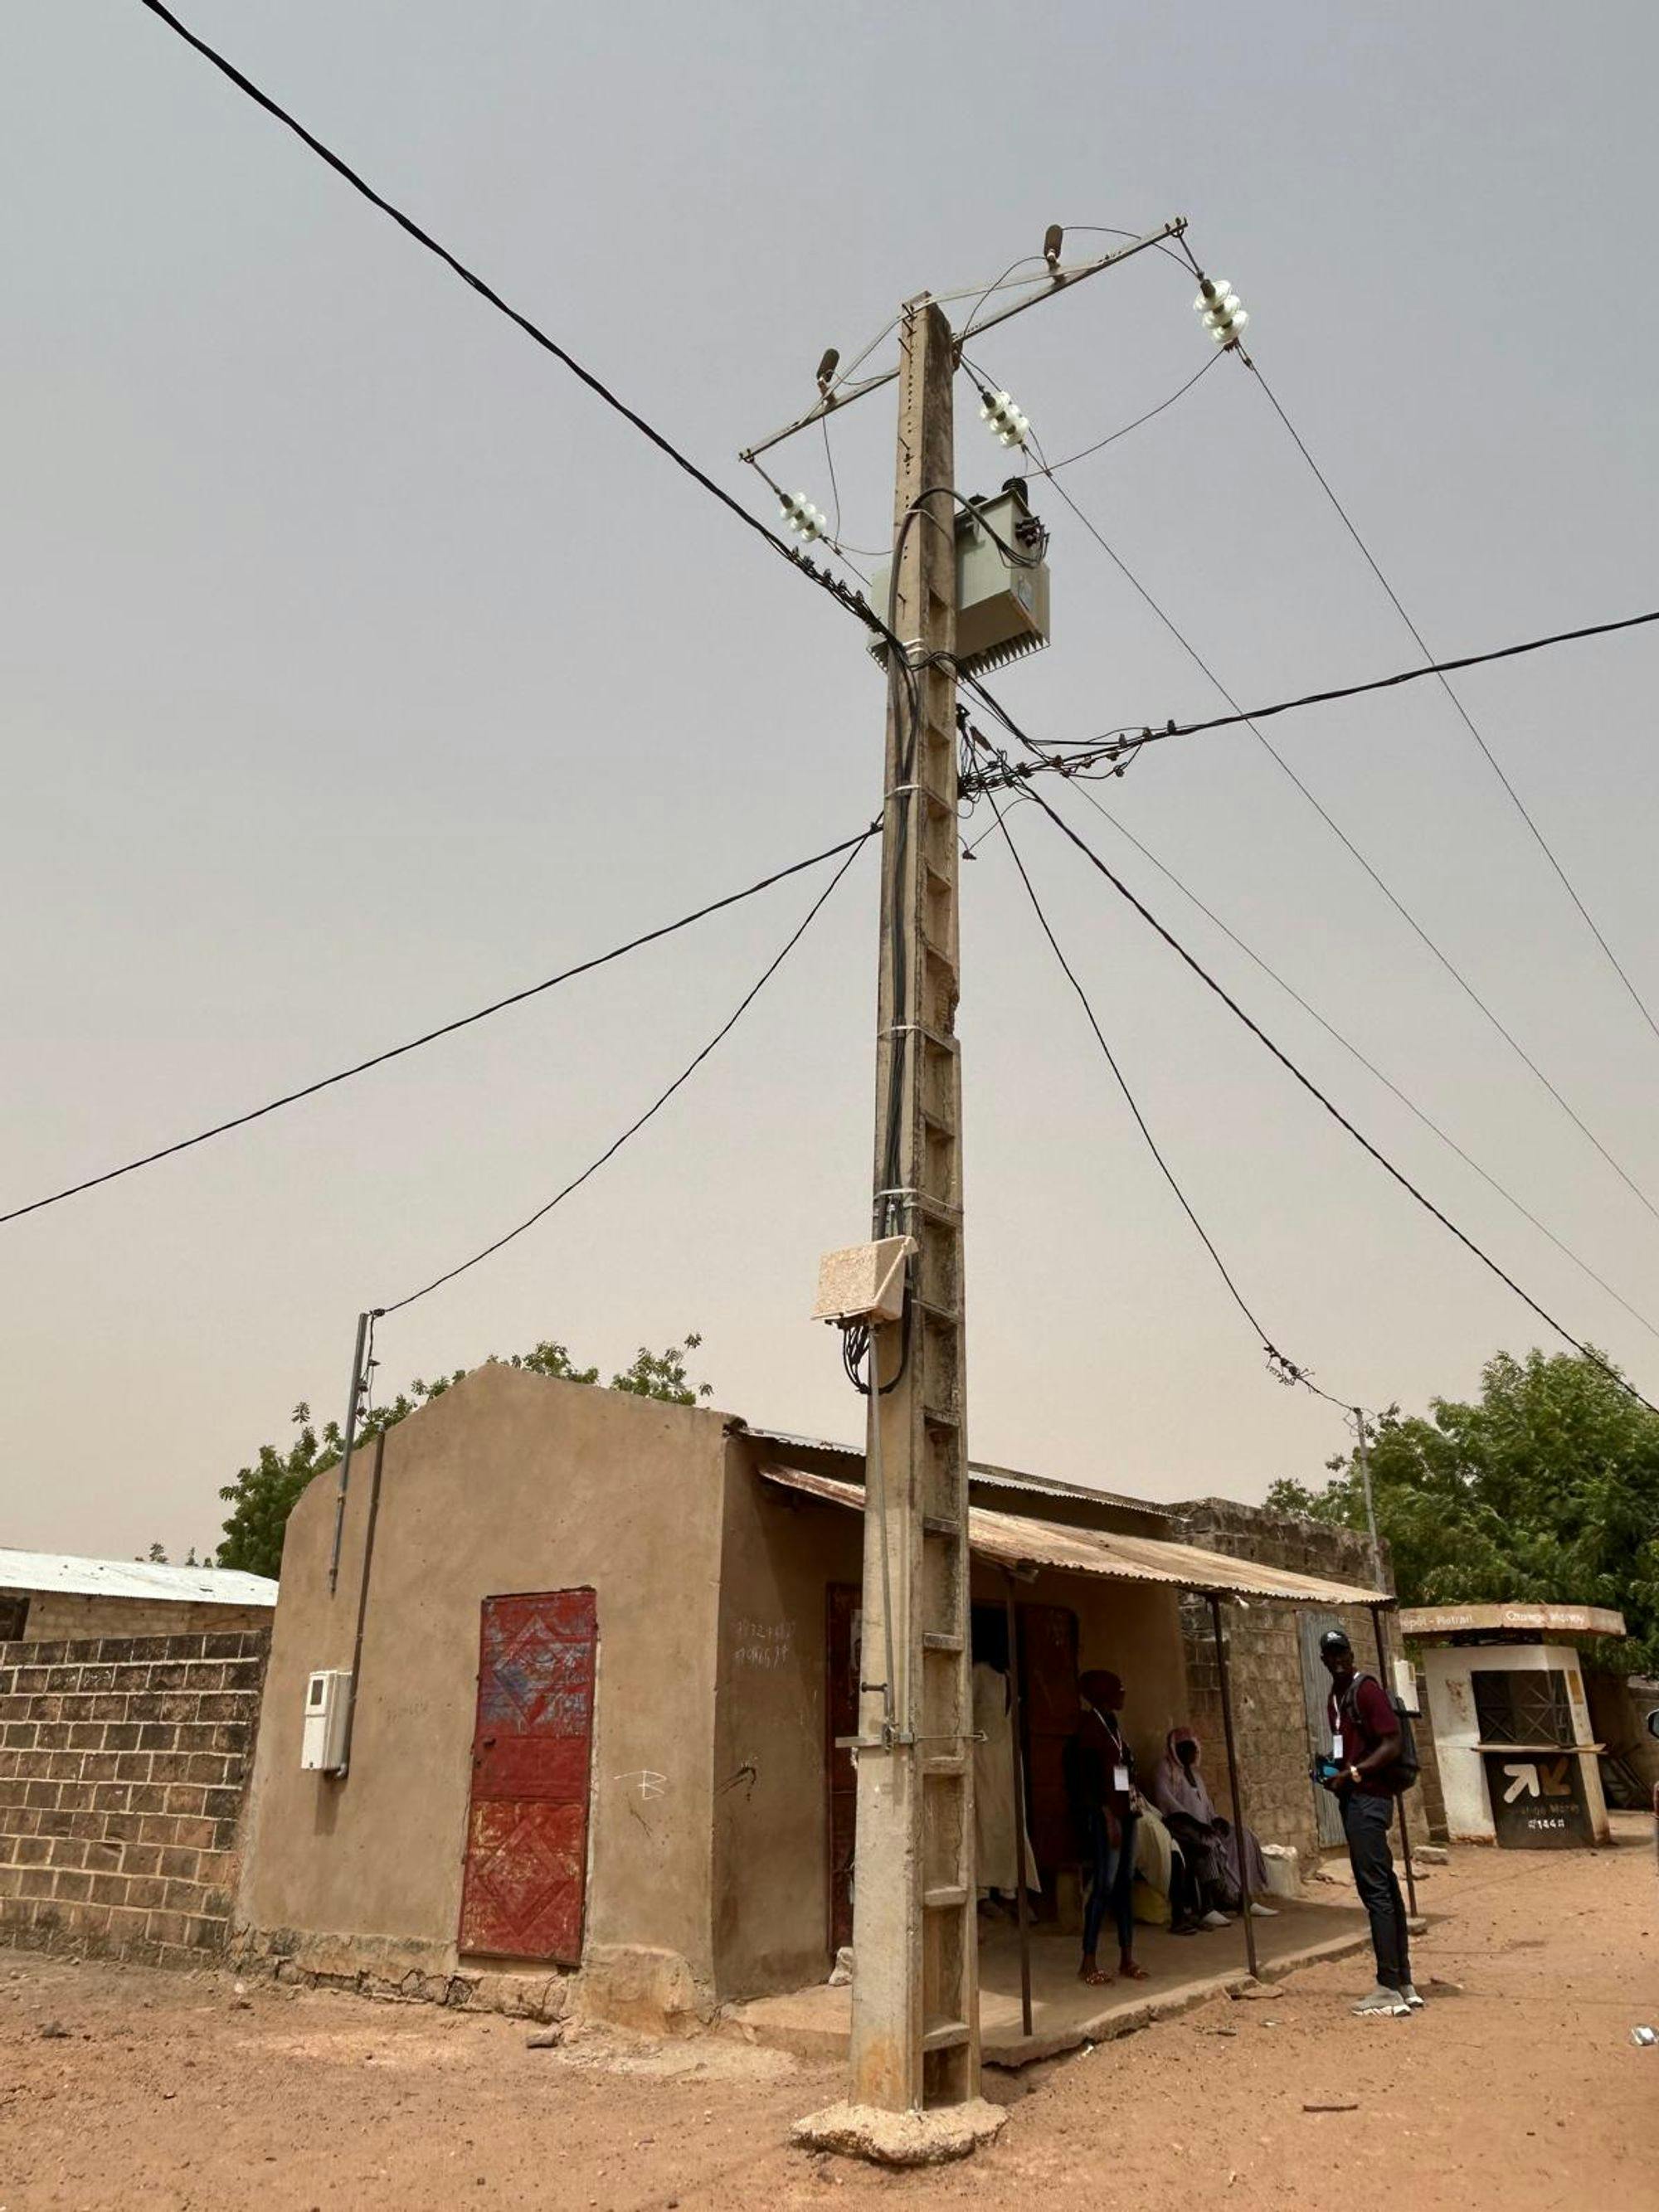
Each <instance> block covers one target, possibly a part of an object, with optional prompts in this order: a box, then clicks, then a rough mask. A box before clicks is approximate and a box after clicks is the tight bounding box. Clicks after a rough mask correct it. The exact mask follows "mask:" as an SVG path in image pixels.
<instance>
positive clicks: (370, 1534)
mask: <svg viewBox="0 0 1659 2212" xmlns="http://www.w3.org/2000/svg"><path fill="white" fill-rule="evenodd" d="M385 1464H386V1431H385V1430H384V1429H381V1430H380V1431H377V1432H376V1435H375V1438H374V1471H373V1473H372V1474H370V1477H369V1483H368V1519H367V1520H366V1521H365V1522H364V1523H363V1564H362V1571H361V1572H360V1573H359V1575H358V1577H357V1633H356V1636H355V1637H354V1638H352V1642H351V1695H350V1697H349V1699H348V1700H347V1702H346V1717H345V1741H344V1742H343V1744H342V1745H341V1746H340V1764H339V1766H338V1768H337V1770H336V1773H335V1779H336V1780H337V1781H339V1782H343V1781H344V1780H345V1778H346V1776H347V1775H348V1774H349V1772H350V1771H351V1739H352V1735H353V1734H354V1732H355V1731H356V1726H357V1691H358V1687H359V1686H360V1685H361V1683H362V1679H363V1632H364V1630H365V1629H366V1628H367V1627H368V1576H369V1570H370V1569H371V1568H372V1567H373V1565H374V1531H375V1529H376V1528H377V1527H378V1526H379V1523H380V1470H381V1468H383V1467H384V1466H385Z"/></svg>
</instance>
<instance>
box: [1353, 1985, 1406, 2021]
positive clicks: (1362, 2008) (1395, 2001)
mask: <svg viewBox="0 0 1659 2212" xmlns="http://www.w3.org/2000/svg"><path fill="white" fill-rule="evenodd" d="M1353 2009H1354V2014H1355V2016H1356V2017H1357V2018H1358V2019H1360V2020H1370V2019H1373V2018H1376V2019H1388V2020H1409V2019H1410V2018H1411V2010H1412V2008H1411V2007H1410V2006H1409V2005H1408V2004H1407V2002H1406V2000H1405V1998H1404V1996H1402V1995H1401V1992H1400V1991H1399V1990H1385V1989H1384V1988H1383V1984H1382V1983H1381V1982H1379V1983H1378V1984H1377V1985H1376V1988H1375V1989H1374V1990H1371V1991H1370V1995H1369V1996H1363V1997H1361V1998H1360V2000H1359V2002H1358V2004H1357V2005H1356V2006H1355V2007H1354V2008H1353Z"/></svg>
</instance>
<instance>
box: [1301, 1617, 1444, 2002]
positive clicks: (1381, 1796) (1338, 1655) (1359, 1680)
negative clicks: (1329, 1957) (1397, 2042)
mask: <svg viewBox="0 0 1659 2212" xmlns="http://www.w3.org/2000/svg"><path fill="white" fill-rule="evenodd" d="M1319 1656H1320V1657H1321V1658H1322V1660H1323V1661H1324V1662H1325V1666H1326V1668H1327V1670H1328V1673H1329V1674H1330V1678H1331V1694H1330V1697H1329V1699H1328V1701H1327V1705H1326V1714H1327V1717H1328V1721H1329V1723H1330V1730H1331V1760H1332V1763H1333V1765H1334V1768H1335V1771H1334V1773H1333V1774H1331V1775H1330V1776H1328V1778H1327V1779H1326V1783H1325V1787H1326V1788H1327V1789H1328V1790H1329V1791H1330V1792H1331V1794H1332V1796H1334V1798H1335V1799H1336V1801H1337V1803H1338V1804H1339V1805H1340V1808H1341V1810H1342V1832H1343V1834H1344V1835H1345V1836H1346V1838H1347V1843H1348V1858H1349V1862H1350V1863H1351V1864H1352V1868H1353V1880H1354V1887H1355V1888H1356V1889H1357V1890H1358V1893H1359V1901H1360V1903H1361V1904H1362V1905H1364V1908H1365V1910H1366V1911H1367V1912H1368V1913H1369V1914H1370V1923H1371V1948H1372V1949H1373V1950H1374V1951H1375V1952H1376V1988H1375V1989H1374V1990H1372V1991H1371V1992H1370V1996H1366V1997H1364V1998H1362V1999H1361V2001H1360V2002H1359V2003H1358V2004H1357V2005H1356V2006H1355V2007H1354V2010H1355V2012H1356V2013H1358V2014H1359V2015H1361V2016H1362V2017H1367V2016H1370V2015H1373V2014H1376V2015H1390V2016H1392V2017H1394V2018H1395V2019H1401V2020H1403V2019H1404V2018H1405V2017H1406V2016H1407V2015H1408V2014H1410V2013H1413V2012H1415V2011H1417V2010H1418V2009H1419V2008H1420V2007H1421V2005H1422V2002H1423V2000H1422V1998H1421V1997H1419V1996H1418V1994H1417V1991H1416V1990H1414V1989H1413V1987H1412V1965H1411V1951H1410V1947H1409V1942H1408V1932H1407V1925H1406V1900H1405V1899H1404V1898H1403V1897H1401V1894H1400V1883H1399V1881H1398V1879H1397V1878H1396V1876H1395V1870H1394V1855H1393V1853H1392V1852H1391V1851H1390V1850H1389V1827H1390V1826H1391V1825H1392V1822H1393V1820H1394V1805H1395V1791H1394V1789H1393V1788H1392V1786H1391V1770H1392V1768H1393V1767H1394V1765H1395V1762H1396V1760H1397V1759H1399V1757H1400V1754H1401V1735H1400V1721H1399V1717H1398V1716H1397V1715H1396V1713H1395V1710H1394V1707H1393V1706H1392V1705H1390V1704H1389V1698H1388V1693H1387V1692H1385V1691H1384V1689H1383V1686H1382V1684H1381V1683H1380V1682H1379V1681H1378V1680H1376V1677H1375V1676H1374V1675H1371V1674H1359V1673H1358V1672H1357V1670H1356V1668H1355V1667H1354V1659H1353V1646H1352V1644H1350V1643H1349V1641H1348V1639H1347V1638H1346V1635H1345V1634H1344V1633H1343V1632H1342V1631H1341V1630H1340V1628H1331V1629H1327V1631H1326V1632H1325V1633H1324V1635H1323V1636H1322V1637H1321V1638H1320V1639H1319Z"/></svg>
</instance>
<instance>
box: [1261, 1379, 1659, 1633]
mask: <svg viewBox="0 0 1659 2212" xmlns="http://www.w3.org/2000/svg"><path fill="white" fill-rule="evenodd" d="M1480 1383H1481V1388H1480V1397H1479V1398H1478V1399H1477V1400H1476V1401H1474V1402H1473V1403H1465V1402H1463V1401H1460V1400H1456V1399H1449V1398H1435V1399H1431V1401H1430V1408H1431V1413H1432V1417H1433V1418H1432V1419H1428V1420H1425V1419H1421V1418H1419V1417H1417V1416H1412V1417H1409V1418H1407V1417H1402V1416H1401V1413H1400V1412H1399V1410H1398V1409H1397V1408H1394V1407H1391V1408H1390V1409H1389V1412H1388V1413H1385V1414H1384V1415H1383V1418H1382V1419H1381V1420H1380V1421H1378V1422H1377V1423H1376V1425H1374V1426H1369V1425H1368V1427H1367V1431H1366V1435H1367V1438H1368V1441H1369V1444H1370V1468H1371V1488H1372V1492H1373V1495H1374V1497H1375V1499H1376V1522H1377V1528H1378V1532H1379V1533H1380V1534H1382V1535H1383V1537H1384V1538H1385V1539H1386V1540H1387V1541H1388V1543H1389V1547H1390V1549H1391V1551H1392V1553H1393V1556H1394V1566H1395V1583H1396V1585H1397V1587H1398V1589H1399V1592H1400V1596H1401V1601H1402V1602H1403V1603H1404V1604H1407V1605H1453V1604H1458V1603H1478V1602H1480V1601H1488V1602H1490V1601H1494V1600H1498V1599H1504V1598H1519V1599H1532V1600H1534V1601H1541V1600H1547V1599H1554V1600H1559V1601H1564V1602H1569V1603H1577V1604H1583V1605H1603V1606H1611V1607H1614V1608H1615V1609H1616V1610H1618V1611H1619V1612H1621V1613H1623V1614H1624V1616H1625V1621H1626V1627H1627V1628H1628V1629H1629V1631H1630V1634H1629V1638H1628V1640H1627V1641H1626V1643H1624V1644H1609V1645H1608V1646H1607V1647H1606V1648H1605V1650H1603V1651H1602V1652H1601V1653H1600V1654H1599V1655H1598V1656H1600V1658H1601V1662H1602V1663H1604V1664H1607V1665H1610V1666H1613V1667H1616V1668H1620V1669H1625V1668H1636V1669H1646V1668H1652V1667H1654V1666H1655V1665H1656V1664H1659V1417H1656V1416H1655V1415H1654V1414H1652V1413H1649V1412H1648V1410H1647V1409H1646V1407H1644V1406H1642V1405H1640V1404H1638V1401H1636V1400H1635V1399H1634V1398H1632V1396H1631V1395H1629V1393H1628V1392H1627V1391H1626V1390H1623V1389H1620V1386H1619V1384H1618V1383H1616V1382H1615V1381H1614V1380H1613V1377H1612V1376H1610V1375H1609V1374H1607V1371H1606V1370H1604V1369H1602V1368H1601V1367H1599V1366H1598V1365H1596V1364H1595V1362H1594V1361H1593V1360H1589V1359H1583V1358H1578V1357H1577V1356H1576V1355H1572V1354H1567V1353H1561V1354H1557V1355H1554V1356H1549V1355H1547V1354H1545V1353H1544V1352H1538V1351H1534V1352H1531V1353H1529V1354H1528V1358H1526V1359H1525V1360H1524V1361H1521V1360H1517V1359H1515V1358H1511V1357H1510V1354H1509V1353H1508V1352H1499V1353H1498V1356H1497V1357H1496V1358H1493V1359H1492V1360H1490V1361H1489V1362H1488V1363H1487V1364H1486V1368H1485V1369H1484V1370H1482V1374H1481V1378H1480ZM1328 1466H1329V1468H1330V1470H1331V1474H1332V1480H1330V1481H1329V1482H1328V1483H1327V1484H1326V1485H1325V1486H1322V1487H1321V1488H1310V1486H1307V1485H1305V1484H1303V1483H1300V1482H1297V1481H1293V1480H1284V1481H1280V1482H1276V1483H1275V1484H1274V1485H1273V1488H1272V1489H1271V1490H1270V1491H1269V1492H1268V1493H1267V1502H1268V1504H1270V1505H1273V1506H1274V1507H1276V1508H1277V1509H1278V1510H1280V1511H1281V1512H1290V1513H1304V1514H1307V1515H1309V1516H1311V1517H1312V1518H1313V1519H1315V1520H1317V1521H1328V1522H1336V1523H1339V1524H1340V1525H1341V1526H1343V1527H1346V1528H1364V1525H1365V1508H1364V1497H1363V1494H1362V1492H1361V1488H1360V1482H1359V1472H1358V1460H1357V1457H1356V1456H1355V1455H1352V1454H1350V1455H1347V1456H1346V1457H1343V1458H1338V1459H1334V1460H1332V1461H1330V1462H1328Z"/></svg>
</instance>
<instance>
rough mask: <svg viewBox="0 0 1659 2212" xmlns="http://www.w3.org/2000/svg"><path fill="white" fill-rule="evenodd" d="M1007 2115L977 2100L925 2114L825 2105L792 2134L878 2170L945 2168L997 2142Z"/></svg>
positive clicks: (803, 2143)
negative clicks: (869, 2162)
mask: <svg viewBox="0 0 1659 2212" xmlns="http://www.w3.org/2000/svg"><path fill="white" fill-rule="evenodd" d="M1007 2117H1008V2115H1007V2113H1006V2112H1005V2111H1004V2110H1003V2108H1002V2106H1000V2105H993V2104H989V2103H987V2100H985V2099H984V2098H983V2097H975V2098H973V2099H971V2100H969V2103H967V2104H965V2105H940V2106H937V2107H935V2109H933V2111H931V2112H886V2111H884V2109H883V2108H882V2107H881V2106H878V2105H848V2104H845V2103H842V2104H839V2105H826V2106H825V2107H824V2109H823V2112H811V2113H809V2114H808V2116H807V2117H806V2118H805V2119H804V2120H797V2121H796V2123H795V2124H794V2126H793V2128H792V2129H791V2130H790V2131H789V2134H790V2141H791V2142H794V2143H796V2144H798V2145H799V2147H800V2148H802V2149H803V2150H832V2151H839V2152H840V2153H842V2155H843V2156H845V2157H848V2158H867V2159H869V2160H872V2163H874V2164H875V2165H877V2166H943V2165H944V2164H945V2161H946V2160H948V2159H953V2158H966V2157H968V2156H969V2154H970V2153H972V2152H974V2151H976V2150H977V2149H978V2148H979V2147H980V2145H981V2143H988V2142H992V2141H994V2138H995V2136H997V2134H998V2133H999V2131H1000V2129H1001V2126H1002V2124H1003V2122H1004V2121H1005V2120H1006V2118H1007Z"/></svg>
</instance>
